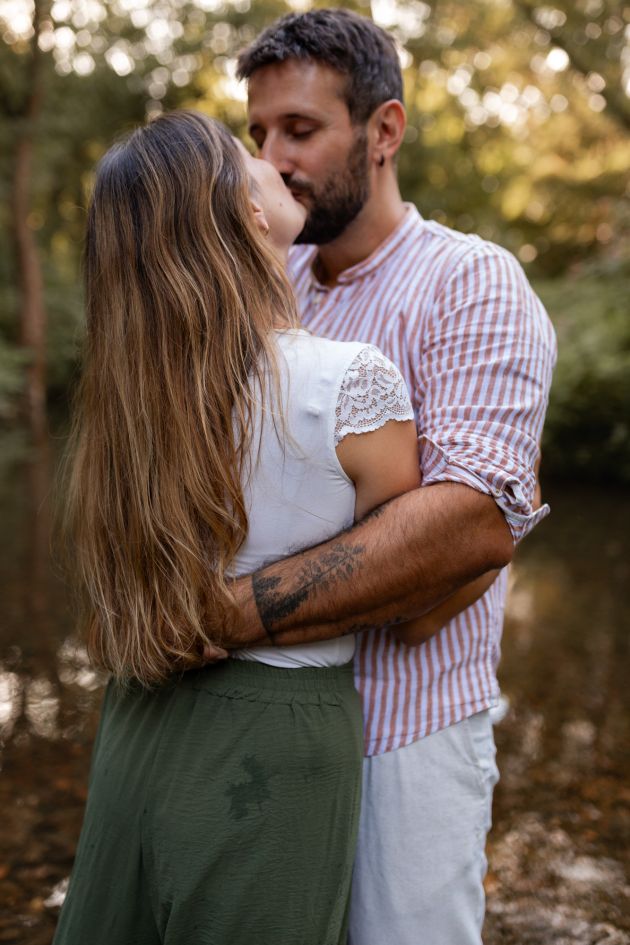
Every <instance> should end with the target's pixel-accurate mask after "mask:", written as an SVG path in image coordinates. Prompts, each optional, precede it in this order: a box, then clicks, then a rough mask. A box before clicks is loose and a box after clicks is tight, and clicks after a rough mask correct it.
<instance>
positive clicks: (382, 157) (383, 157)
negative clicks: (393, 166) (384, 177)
mask: <svg viewBox="0 0 630 945" xmlns="http://www.w3.org/2000/svg"><path fill="white" fill-rule="evenodd" d="M384 163H385V155H384V154H381V156H380V158H379V159H378V166H379V167H382V166H383V164H384Z"/></svg>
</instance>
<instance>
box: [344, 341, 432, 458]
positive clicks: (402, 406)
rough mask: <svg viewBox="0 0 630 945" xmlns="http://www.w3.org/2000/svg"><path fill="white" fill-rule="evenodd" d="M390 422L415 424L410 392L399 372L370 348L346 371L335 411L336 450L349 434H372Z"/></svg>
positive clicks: (386, 359) (358, 356) (383, 356)
mask: <svg viewBox="0 0 630 945" xmlns="http://www.w3.org/2000/svg"><path fill="white" fill-rule="evenodd" d="M388 420H413V407H412V406H411V401H410V399H409V392H408V391H407V386H406V384H405V382H404V380H403V377H402V375H401V373H400V371H399V370H398V368H397V367H396V366H395V365H394V364H392V362H391V361H390V360H389V359H388V358H386V357H385V355H384V354H382V353H381V352H380V351H379V350H378V348H375V347H374V346H373V345H366V347H365V348H362V349H361V351H359V353H358V355H357V356H356V358H354V360H353V361H352V363H351V364H350V367H349V368H348V370H347V371H346V373H345V375H344V378H343V381H342V384H341V388H340V391H339V397H338V399H337V408H336V410H335V446H337V445H338V444H339V443H340V442H341V441H342V440H343V438H344V436H347V435H348V433H369V432H371V431H372V430H378V428H379V427H382V426H383V424H385V423H387V421H388Z"/></svg>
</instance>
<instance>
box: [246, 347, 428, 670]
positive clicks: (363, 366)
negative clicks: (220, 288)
mask: <svg viewBox="0 0 630 945" xmlns="http://www.w3.org/2000/svg"><path fill="white" fill-rule="evenodd" d="M276 338H277V341H278V347H279V352H278V367H279V371H280V393H281V398H282V410H281V411H279V410H277V409H276V410H273V409H269V405H271V406H273V390H272V389H270V391H269V393H268V397H267V399H268V408H267V409H266V410H265V411H263V410H262V409H261V410H260V411H259V413H258V415H257V416H256V417H255V418H254V434H253V439H252V444H253V445H252V456H251V460H250V469H249V470H248V475H246V476H245V482H244V483H243V492H244V498H245V503H246V508H247V510H248V516H249V529H248V534H247V539H246V541H245V543H244V544H243V546H242V547H241V549H240V551H239V553H238V555H237V557H236V560H235V562H234V565H233V568H232V571H233V573H235V574H237V575H241V574H248V573H251V572H252V571H256V570H257V569H259V568H261V567H262V566H263V565H265V564H269V563H270V562H272V561H277V560H278V559H279V558H283V557H286V556H288V555H291V554H294V553H295V552H296V551H299V550H301V549H303V548H308V547H311V546H312V545H316V544H319V543H320V542H323V541H326V540H327V539H329V538H332V537H333V536H334V535H336V534H338V533H339V532H340V531H341V530H342V529H344V528H346V527H348V526H349V525H352V523H353V521H354V502H355V491H354V485H353V483H352V481H351V480H350V479H349V478H348V476H347V475H346V474H345V472H344V471H343V468H342V467H341V464H340V462H339V460H338V458H337V452H336V449H335V447H336V445H337V444H338V443H339V442H340V441H341V440H342V439H343V437H344V436H346V435H347V434H348V433H363V432H367V431H369V430H376V429H377V428H378V427H380V426H382V425H383V424H384V423H387V421H388V420H412V419H413V409H412V407H411V402H410V399H409V394H408V392H407V388H406V386H405V382H404V380H403V378H402V376H401V374H400V372H399V370H398V368H397V367H395V366H394V365H393V364H392V362H391V361H389V360H388V359H387V358H386V357H385V356H384V355H383V354H381V352H380V351H379V350H378V348H375V347H374V346H372V345H364V344H361V343H359V342H339V341H329V340H327V339H324V338H316V337H314V336H313V335H310V334H309V333H308V332H306V331H303V330H301V329H294V330H290V331H282V332H276ZM281 417H284V418H285V419H284V429H283V426H282V423H283V421H282V419H279V418H281ZM258 444H260V446H259V448H257V447H258ZM354 646H355V641H354V638H353V637H341V638H339V639H336V640H326V641H322V642H319V643H309V644H304V645H300V646H292V647H272V646H265V647H252V648H249V649H244V650H239V651H238V652H237V653H234V658H237V659H245V660H258V661H260V662H263V663H268V664H270V665H273V666H283V667H299V666H338V665H341V664H343V663H346V662H348V661H349V660H350V659H352V656H353V653H354Z"/></svg>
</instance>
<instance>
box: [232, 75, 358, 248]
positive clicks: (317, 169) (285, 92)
mask: <svg viewBox="0 0 630 945" xmlns="http://www.w3.org/2000/svg"><path fill="white" fill-rule="evenodd" d="M344 81H345V80H344V77H343V76H341V75H340V74H339V73H338V72H336V71H335V70H334V69H331V68H329V67H328V66H325V65H322V64H320V63H316V62H302V61H299V60H294V59H290V60H288V61H287V62H283V63H277V64H273V65H270V66H264V67H263V68H262V69H258V70H256V72H254V74H253V75H252V76H251V78H250V80H249V131H250V134H251V136H252V138H253V139H254V141H255V142H256V145H257V147H258V150H259V153H260V156H261V157H263V158H264V159H265V160H267V161H270V162H271V163H272V164H273V165H274V167H275V168H276V169H277V170H278V171H279V172H280V174H281V175H282V177H283V179H284V182H285V184H286V185H287V187H288V188H289V190H290V191H291V192H292V194H293V196H294V197H295V199H296V200H298V201H299V202H300V203H302V204H303V205H304V206H305V207H306V209H307V211H308V215H307V218H306V223H305V225H304V229H303V230H302V232H301V233H300V235H299V237H298V238H297V240H296V242H298V243H316V244H317V245H321V244H323V243H330V242H332V240H334V239H336V238H337V237H338V236H340V235H341V233H343V231H344V230H345V229H346V227H347V226H348V224H350V223H351V222H352V221H353V220H354V218H355V217H356V216H357V214H358V213H359V211H360V210H361V209H362V207H363V205H364V204H365V202H366V200H367V199H368V197H369V177H368V160H367V136H366V130H365V128H364V127H357V126H354V125H352V123H351V121H350V115H349V113H348V107H347V105H346V104H345V101H344V99H343V89H344Z"/></svg>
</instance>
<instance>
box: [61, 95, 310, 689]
mask: <svg viewBox="0 0 630 945" xmlns="http://www.w3.org/2000/svg"><path fill="white" fill-rule="evenodd" d="M85 279H86V294H87V297H86V306H87V333H86V343H85V351H84V366H83V373H82V377H81V381H80V384H79V387H78V390H77V393H76V397H75V407H74V418H73V429H72V434H71V444H70V453H69V456H70V459H69V464H68V475H67V481H66V512H65V533H66V535H67V536H68V537H69V538H70V542H69V544H70V548H71V560H72V563H73V564H72V567H73V572H74V574H73V577H74V579H75V580H76V581H77V582H78V585H79V590H80V596H81V599H82V613H83V622H84V625H85V631H86V634H87V645H88V651H89V654H90V657H91V659H92V661H93V662H94V663H95V664H96V665H98V666H100V667H103V668H105V669H107V670H109V671H111V672H112V673H113V674H114V675H116V676H117V677H120V678H122V679H130V678H135V679H138V680H140V681H141V682H142V683H144V684H145V685H151V684H155V683H159V682H161V681H163V680H165V679H166V678H167V677H168V676H169V675H170V674H171V673H173V671H178V670H183V669H186V668H188V667H191V666H194V665H196V664H198V662H199V656H200V653H201V650H202V648H203V646H204V645H205V644H206V643H208V642H210V641H209V638H208V635H207V629H206V622H207V614H208V613H209V612H212V614H213V620H212V623H213V625H216V624H217V622H219V623H220V622H221V620H222V619H223V617H224V616H225V615H228V614H229V612H230V608H231V606H232V604H233V599H232V595H231V591H230V578H229V567H230V563H231V562H232V561H233V559H234V556H235V554H236V552H237V551H238V549H239V547H240V546H241V544H242V543H243V541H244V539H245V536H246V533H247V513H246V509H245V506H244V501H243V490H242V486H241V476H242V473H243V466H244V461H245V459H246V457H247V455H248V452H249V450H250V446H251V438H252V423H253V412H254V408H255V403H256V401H257V400H259V399H260V396H261V391H263V390H264V389H265V384H266V383H268V380H267V381H266V378H269V377H271V378H272V379H274V378H275V380H276V381H277V366H276V364H275V361H274V349H273V342H272V332H271V330H272V328H273V327H274V326H276V327H277V326H278V325H286V326H294V325H296V324H297V322H298V318H297V312H296V307H295V301H294V297H293V293H292V291H291V287H290V285H289V283H288V282H287V279H286V276H285V275H284V272H283V270H282V267H281V265H280V264H279V262H278V260H277V258H276V257H275V255H274V254H273V251H272V250H271V249H270V248H269V245H268V242H266V241H265V239H264V237H263V235H262V234H261V233H260V230H259V229H258V227H257V226H256V224H255V221H254V215H253V211H252V208H251V202H250V180H249V177H248V174H247V171H246V169H245V164H244V161H243V159H242V156H241V154H240V153H239V151H238V149H237V146H236V144H235V142H234V139H233V138H232V137H231V135H230V134H229V132H228V131H227V130H226V129H225V128H224V127H223V126H222V125H220V124H219V123H218V122H215V121H212V120H211V119H209V118H207V117H205V116H204V115H201V114H197V113H194V112H174V113H171V114H168V115H164V116H161V117H159V118H157V119H156V120H154V121H152V122H150V123H149V124H148V125H146V126H144V127H142V128H139V129H137V130H136V131H134V132H133V133H132V134H131V135H130V136H129V137H128V138H127V139H126V140H124V141H123V142H121V143H119V144H117V145H115V146H114V147H113V148H111V150H110V151H109V152H108V153H107V154H106V155H105V157H104V158H103V160H102V161H101V163H100V165H99V166H98V169H97V173H96V183H95V188H94V193H93V197H92V201H91V205H90V209H89V215H88V225H87V238H86V248H85Z"/></svg>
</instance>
